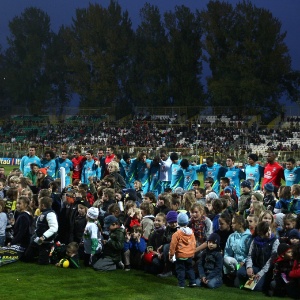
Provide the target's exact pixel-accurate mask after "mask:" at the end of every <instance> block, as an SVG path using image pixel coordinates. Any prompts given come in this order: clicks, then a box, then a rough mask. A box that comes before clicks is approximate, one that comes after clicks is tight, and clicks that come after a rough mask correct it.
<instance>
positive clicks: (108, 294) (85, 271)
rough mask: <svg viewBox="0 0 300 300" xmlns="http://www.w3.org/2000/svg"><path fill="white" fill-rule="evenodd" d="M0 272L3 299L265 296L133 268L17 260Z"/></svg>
mask: <svg viewBox="0 0 300 300" xmlns="http://www.w3.org/2000/svg"><path fill="white" fill-rule="evenodd" d="M0 272H1V294H2V299H44V300H46V299H114V300H115V299H122V300H123V299H124V300H126V299H130V300H134V299H141V300H144V299H145V300H146V299H155V300H156V299H181V300H182V299H197V300H204V299H220V300H240V299H249V300H251V299H253V300H254V299H257V300H258V299H267V298H266V296H264V295H263V294H262V293H258V292H253V291H245V290H239V289H236V288H229V287H226V286H222V287H221V288H219V289H216V290H208V289H205V288H199V287H197V288H193V289H191V288H185V289H179V288H178V287H177V280H176V278H175V277H173V278H164V279H161V278H158V277H157V276H154V275H151V274H147V273H144V272H142V271H134V270H131V271H130V272H125V271H123V270H117V271H111V272H96V271H94V270H92V269H91V268H81V269H79V270H74V269H62V268H57V267H55V266H53V265H50V266H39V265H36V264H25V263H22V262H16V263H13V264H10V265H5V266H2V267H1V268H0ZM273 299H279V298H273Z"/></svg>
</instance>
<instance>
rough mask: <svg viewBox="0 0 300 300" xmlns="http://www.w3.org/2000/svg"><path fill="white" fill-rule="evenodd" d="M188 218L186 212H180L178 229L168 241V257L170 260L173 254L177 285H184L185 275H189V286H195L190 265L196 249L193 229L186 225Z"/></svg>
mask: <svg viewBox="0 0 300 300" xmlns="http://www.w3.org/2000/svg"><path fill="white" fill-rule="evenodd" d="M188 222H189V218H188V216H187V214H186V213H180V214H179V215H178V217H177V223H178V225H179V226H180V229H179V230H177V231H176V232H175V233H174V234H173V235H172V240H171V243H170V252H169V259H170V260H172V259H173V256H174V254H175V257H176V261H175V265H176V273H177V279H178V285H179V287H180V288H184V287H185V275H186V274H187V275H188V277H189V287H195V286H196V281H195V273H194V270H193V265H192V258H193V257H194V253H195V250H196V239H195V236H194V233H193V230H192V229H191V228H189V227H187V224H188Z"/></svg>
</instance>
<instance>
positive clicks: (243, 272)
mask: <svg viewBox="0 0 300 300" xmlns="http://www.w3.org/2000/svg"><path fill="white" fill-rule="evenodd" d="M252 268H253V273H254V274H257V273H258V272H259V271H260V269H259V268H257V267H254V266H253V267H252ZM236 279H237V280H236V281H235V285H240V284H241V283H242V284H244V283H245V282H246V281H247V280H248V279H249V276H248V275H247V269H246V267H245V266H242V267H241V268H240V269H239V270H238V271H237V277H236ZM265 279H266V274H264V275H263V276H262V277H260V279H259V281H258V282H257V284H256V286H255V288H254V291H262V290H263V287H264V283H265ZM237 287H239V286H237Z"/></svg>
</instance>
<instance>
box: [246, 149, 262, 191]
mask: <svg viewBox="0 0 300 300" xmlns="http://www.w3.org/2000/svg"><path fill="white" fill-rule="evenodd" d="M257 161H258V156H257V155H256V154H254V153H251V154H249V156H248V164H247V165H246V167H245V173H246V180H248V179H252V180H253V181H254V185H253V190H254V191H257V190H259V189H260V182H261V179H262V178H263V177H264V167H262V166H261V165H259V164H258V163H257Z"/></svg>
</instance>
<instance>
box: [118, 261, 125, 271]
mask: <svg viewBox="0 0 300 300" xmlns="http://www.w3.org/2000/svg"><path fill="white" fill-rule="evenodd" d="M117 266H118V268H119V269H122V270H124V264H123V263H122V262H121V261H119V263H118V265H117Z"/></svg>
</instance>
